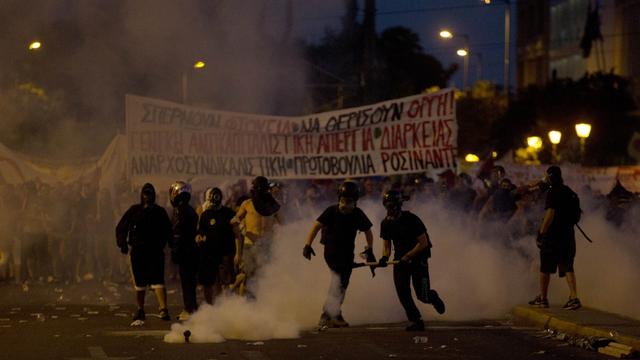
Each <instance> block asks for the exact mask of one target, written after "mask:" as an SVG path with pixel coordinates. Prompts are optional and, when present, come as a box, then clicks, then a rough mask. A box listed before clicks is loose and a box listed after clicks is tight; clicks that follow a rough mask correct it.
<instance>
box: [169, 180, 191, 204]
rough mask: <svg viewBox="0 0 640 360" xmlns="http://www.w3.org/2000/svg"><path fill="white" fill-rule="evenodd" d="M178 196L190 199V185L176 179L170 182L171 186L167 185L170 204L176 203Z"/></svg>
mask: <svg viewBox="0 0 640 360" xmlns="http://www.w3.org/2000/svg"><path fill="white" fill-rule="evenodd" d="M182 194H184V195H182ZM178 196H180V197H181V198H186V201H187V202H188V201H189V200H190V199H191V185H189V184H187V183H186V182H184V181H176V182H174V183H173V184H171V187H169V200H170V201H171V204H173V205H177V204H178V202H179V201H177V199H178Z"/></svg>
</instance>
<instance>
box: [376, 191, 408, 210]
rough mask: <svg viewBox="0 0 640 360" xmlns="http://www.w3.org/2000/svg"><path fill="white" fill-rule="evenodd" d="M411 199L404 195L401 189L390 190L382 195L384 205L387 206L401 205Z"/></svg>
mask: <svg viewBox="0 0 640 360" xmlns="http://www.w3.org/2000/svg"><path fill="white" fill-rule="evenodd" d="M407 200H409V197H408V196H406V195H403V194H402V192H400V191H399V190H388V191H387V192H385V193H384V196H383V197H382V205H384V207H385V208H389V207H400V206H402V203H403V202H405V201H407Z"/></svg>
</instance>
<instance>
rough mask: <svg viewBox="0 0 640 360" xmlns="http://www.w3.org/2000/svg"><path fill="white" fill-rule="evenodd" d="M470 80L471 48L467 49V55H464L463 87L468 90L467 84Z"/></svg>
mask: <svg viewBox="0 0 640 360" xmlns="http://www.w3.org/2000/svg"><path fill="white" fill-rule="evenodd" d="M468 80H469V50H467V55H465V57H464V77H463V79H462V89H463V90H465V91H466V90H467V84H468V82H467V81H468Z"/></svg>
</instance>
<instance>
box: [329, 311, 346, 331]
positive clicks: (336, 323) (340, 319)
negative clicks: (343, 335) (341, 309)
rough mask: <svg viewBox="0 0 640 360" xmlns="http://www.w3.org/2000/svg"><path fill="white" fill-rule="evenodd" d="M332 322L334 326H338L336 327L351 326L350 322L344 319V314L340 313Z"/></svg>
mask: <svg viewBox="0 0 640 360" xmlns="http://www.w3.org/2000/svg"><path fill="white" fill-rule="evenodd" d="M332 322H333V327H336V328H343V327H349V323H348V322H346V321H345V320H344V318H343V317H342V314H340V315H338V316H337V317H336V318H335V319H333V320H332Z"/></svg>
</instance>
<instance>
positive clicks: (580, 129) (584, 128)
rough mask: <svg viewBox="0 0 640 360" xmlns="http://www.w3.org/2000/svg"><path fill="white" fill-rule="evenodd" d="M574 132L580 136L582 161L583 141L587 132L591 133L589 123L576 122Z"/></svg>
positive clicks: (586, 136)
mask: <svg viewBox="0 0 640 360" xmlns="http://www.w3.org/2000/svg"><path fill="white" fill-rule="evenodd" d="M576 134H578V137H579V138H580V159H581V160H582V161H583V162H584V153H585V143H586V141H587V138H588V137H589V134H591V124H587V123H579V124H576Z"/></svg>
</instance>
